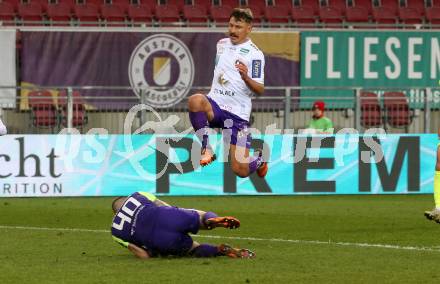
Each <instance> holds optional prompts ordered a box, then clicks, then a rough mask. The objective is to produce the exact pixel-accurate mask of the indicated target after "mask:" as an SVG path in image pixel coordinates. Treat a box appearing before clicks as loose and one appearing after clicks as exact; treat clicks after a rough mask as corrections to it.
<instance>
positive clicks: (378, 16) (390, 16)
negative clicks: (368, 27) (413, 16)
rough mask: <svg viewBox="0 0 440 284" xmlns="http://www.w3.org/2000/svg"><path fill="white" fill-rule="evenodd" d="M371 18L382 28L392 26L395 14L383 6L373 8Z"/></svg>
mask: <svg viewBox="0 0 440 284" xmlns="http://www.w3.org/2000/svg"><path fill="white" fill-rule="evenodd" d="M373 19H374V21H375V22H376V23H377V24H379V25H381V27H383V28H387V27H388V28H389V27H390V26H392V27H394V26H395V24H396V14H395V13H394V12H393V10H391V9H388V8H385V7H377V8H373Z"/></svg>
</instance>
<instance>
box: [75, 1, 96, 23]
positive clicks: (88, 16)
mask: <svg viewBox="0 0 440 284" xmlns="http://www.w3.org/2000/svg"><path fill="white" fill-rule="evenodd" d="M74 12H75V16H76V18H77V19H78V21H79V24H80V25H81V26H97V25H99V10H98V7H97V6H96V5H94V4H82V5H76V6H75V8H74Z"/></svg>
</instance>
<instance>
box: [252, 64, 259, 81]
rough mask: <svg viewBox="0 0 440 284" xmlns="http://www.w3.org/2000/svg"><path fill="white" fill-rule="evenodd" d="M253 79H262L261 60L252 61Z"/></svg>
mask: <svg viewBox="0 0 440 284" xmlns="http://www.w3.org/2000/svg"><path fill="white" fill-rule="evenodd" d="M252 78H261V60H252Z"/></svg>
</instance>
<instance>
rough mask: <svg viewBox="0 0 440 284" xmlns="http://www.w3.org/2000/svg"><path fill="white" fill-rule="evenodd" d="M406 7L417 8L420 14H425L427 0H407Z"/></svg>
mask: <svg viewBox="0 0 440 284" xmlns="http://www.w3.org/2000/svg"><path fill="white" fill-rule="evenodd" d="M406 7H408V8H412V9H416V10H417V11H418V12H419V13H420V15H424V14H425V2H424V1H421V0H406Z"/></svg>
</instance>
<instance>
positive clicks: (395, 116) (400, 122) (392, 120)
mask: <svg viewBox="0 0 440 284" xmlns="http://www.w3.org/2000/svg"><path fill="white" fill-rule="evenodd" d="M383 97H384V108H385V119H386V122H387V123H388V125H390V126H391V127H397V128H406V129H407V128H408V126H409V125H410V124H411V120H412V117H411V113H410V110H409V104H408V98H407V97H406V96H405V94H404V93H401V92H387V93H384V94H383Z"/></svg>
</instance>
